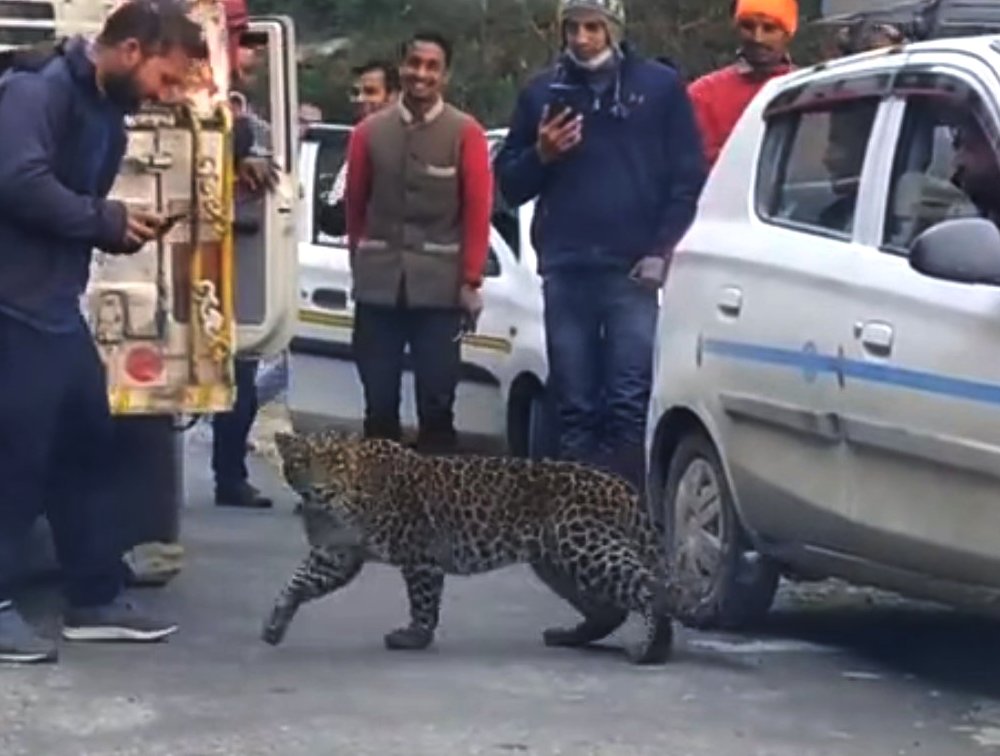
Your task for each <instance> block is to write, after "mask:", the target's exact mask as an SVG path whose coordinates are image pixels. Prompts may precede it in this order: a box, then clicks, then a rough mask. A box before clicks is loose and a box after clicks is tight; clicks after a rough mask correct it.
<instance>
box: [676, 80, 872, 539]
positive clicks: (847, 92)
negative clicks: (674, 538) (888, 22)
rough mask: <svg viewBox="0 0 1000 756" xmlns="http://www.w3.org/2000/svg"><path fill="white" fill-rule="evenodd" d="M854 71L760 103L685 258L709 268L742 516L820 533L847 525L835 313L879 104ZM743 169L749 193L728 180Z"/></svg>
mask: <svg viewBox="0 0 1000 756" xmlns="http://www.w3.org/2000/svg"><path fill="white" fill-rule="evenodd" d="M845 76H846V75H845V74H839V75H828V76H825V77H819V78H817V79H813V80H810V81H809V82H808V83H805V84H793V85H791V86H790V87H788V88H786V89H785V90H784V91H780V92H779V93H778V94H777V96H774V97H771V98H766V99H767V100H768V101H767V102H762V101H761V98H758V100H757V101H755V103H754V104H752V105H751V111H750V112H748V113H747V115H745V116H744V119H743V120H742V121H741V122H740V125H739V127H738V128H737V130H736V132H734V134H733V135H732V137H731V142H730V147H729V149H727V151H726V155H725V157H724V158H723V160H722V162H720V164H719V166H718V167H717V168H716V171H715V173H714V175H713V178H712V180H711V182H710V188H709V191H708V193H707V194H706V196H705V197H704V198H703V200H702V209H701V214H700V215H699V220H698V223H697V224H696V227H695V229H693V231H692V233H691V234H690V235H689V236H688V238H687V240H686V241H685V246H686V247H689V248H693V249H694V250H695V251H697V252H698V254H697V255H691V256H689V257H686V258H685V261H684V262H685V263H689V264H692V265H694V264H698V265H700V266H701V267H702V268H703V270H702V271H701V272H700V273H699V274H698V278H699V280H700V282H701V284H702V287H703V288H702V292H703V294H699V295H698V296H699V301H700V302H701V303H702V305H701V306H702V307H703V308H704V311H703V312H702V313H701V316H700V318H701V324H702V326H701V327H702V331H701V334H700V339H699V345H698V359H699V360H700V362H701V371H702V373H703V375H704V376H705V381H706V382H708V384H709V385H711V386H712V387H713V391H712V394H714V400H715V401H716V402H717V405H716V407H714V408H712V410H711V411H710V413H709V414H710V415H712V416H713V417H716V418H719V419H720V420H719V423H720V427H719V433H720V442H721V445H722V446H723V449H722V451H723V454H724V456H725V459H726V462H727V465H728V468H729V470H730V474H731V476H732V479H733V483H734V488H735V493H736V497H737V500H738V504H739V507H740V510H741V512H742V515H743V518H744V521H745V522H746V524H747V525H748V526H749V527H750V528H751V529H752V530H754V531H757V532H758V533H761V534H764V535H766V536H767V537H768V538H770V539H775V540H777V541H788V542H794V543H803V542H804V543H809V544H814V545H821V546H824V547H836V546H837V545H840V544H843V543H844V542H845V541H846V540H847V539H848V538H849V535H848V533H847V532H846V529H845V523H846V516H847V512H846V506H847V498H846V489H845V479H844V472H845V467H844V448H843V444H842V438H841V434H840V429H839V425H838V414H839V412H840V411H841V385H840V376H839V375H838V373H837V370H836V363H837V357H838V346H839V343H840V339H839V326H840V316H839V313H840V312H841V311H842V309H843V307H844V305H845V299H844V295H845V291H846V289H847V287H848V286H849V284H850V281H851V276H852V275H853V270H852V267H851V260H852V254H853V253H854V251H855V250H856V248H857V247H858V242H857V240H856V238H855V235H856V234H855V232H856V228H855V225H856V224H855V217H856V212H857V208H858V205H859V199H858V198H859V193H860V191H861V189H862V187H863V184H864V177H865V176H866V175H867V173H866V171H867V166H868V165H870V164H871V155H872V152H873V150H872V147H873V145H874V144H876V140H875V139H874V138H873V134H874V133H876V132H877V130H878V128H877V127H878V115H879V112H880V97H879V95H878V82H877V80H876V77H875V76H874V75H873V74H870V73H866V74H864V75H859V76H854V77H853V78H852V77H849V76H846V77H845ZM834 92H836V93H838V96H837V97H836V98H831V97H830V95H831V93H834ZM831 99H832V100H834V102H833V103H831V102H830V100H831ZM761 119H763V120H764V122H765V125H764V128H763V129H762V128H761V126H760V125H759V124H760V121H761ZM754 132H756V135H755V134H754ZM760 135H762V136H760ZM746 176H756V187H755V189H754V190H752V191H751V195H752V196H750V197H749V198H748V197H746V196H745V195H743V196H742V197H741V196H740V193H739V192H732V191H731V188H730V186H729V185H731V184H732V183H737V184H738V181H739V179H740V178H741V177H742V180H743V182H744V184H746V182H747V179H746V178H745V177H746ZM668 296H669V291H668Z"/></svg>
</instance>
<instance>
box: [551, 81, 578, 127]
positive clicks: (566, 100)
mask: <svg viewBox="0 0 1000 756" xmlns="http://www.w3.org/2000/svg"><path fill="white" fill-rule="evenodd" d="M576 91H577V88H576V87H575V86H573V85H572V84H563V83H562V82H553V83H552V84H550V85H549V100H548V107H549V120H550V121H552V120H555V119H556V118H560V117H562V116H563V115H566V114H571V113H573V112H575V111H576V110H577V108H576V107H574V105H573V102H574V100H575V94H576Z"/></svg>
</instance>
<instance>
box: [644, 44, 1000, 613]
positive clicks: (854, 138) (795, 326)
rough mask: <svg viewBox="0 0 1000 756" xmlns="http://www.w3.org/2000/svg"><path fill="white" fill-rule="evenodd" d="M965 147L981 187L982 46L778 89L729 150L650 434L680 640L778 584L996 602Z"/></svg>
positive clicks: (996, 47)
mask: <svg viewBox="0 0 1000 756" xmlns="http://www.w3.org/2000/svg"><path fill="white" fill-rule="evenodd" d="M976 128H978V129H980V130H981V131H982V132H983V135H984V136H985V137H986V138H985V139H984V140H983V141H984V143H985V144H986V145H992V147H986V148H985V151H984V153H983V154H982V155H981V156H980V163H979V167H980V169H983V168H985V169H986V170H992V171H995V172H996V175H997V177H998V181H1000V155H998V153H997V149H996V148H997V144H998V141H997V135H998V134H1000V38H997V37H976V38H971V39H939V40H936V41H933V42H928V43H921V44H915V45H912V46H909V47H906V48H903V49H902V50H899V49H893V50H887V51H879V52H874V53H870V54H866V55H863V56H859V57H852V58H848V59H844V60H840V61H836V62H829V63H824V64H821V65H817V66H814V67H812V68H808V69H805V70H802V71H800V72H798V73H793V74H790V75H789V76H786V77H783V78H781V79H779V80H776V81H773V82H771V83H769V84H768V85H767V87H765V89H764V90H763V91H762V92H761V93H760V95H759V96H758V97H757V98H756V99H755V100H754V102H753V103H752V104H751V105H750V107H749V108H748V109H747V111H746V113H745V114H744V116H743V118H742V120H741V121H740V123H739V125H738V127H737V129H736V130H735V132H734V133H733V135H732V137H731V139H730V141H729V143H728V145H727V147H726V148H725V150H724V152H723V154H722V156H721V158H720V160H719V162H718V164H717V166H716V167H715V169H714V171H713V173H712V175H711V177H710V178H709V180H708V183H707V186H706V188H705V192H704V195H703V197H702V200H701V205H700V209H699V213H698V217H697V220H696V222H695V224H694V226H693V227H692V229H691V230H690V232H689V233H688V234H687V236H686V237H685V239H684V240H683V242H682V244H681V247H680V249H679V250H678V252H677V255H676V257H675V260H674V264H673V268H672V270H671V273H670V277H669V281H668V283H667V286H666V290H665V293H664V297H663V307H662V310H661V318H660V322H659V334H658V342H657V347H656V355H655V363H656V375H655V388H654V393H653V400H652V402H651V406H650V414H649V419H650V422H649V436H648V454H649V463H650V465H649V466H650V492H651V494H650V502H651V506H652V508H653V513H654V515H655V516H656V517H657V519H658V520H659V521H660V522H661V523H662V524H663V526H664V532H665V538H666V542H667V545H668V548H669V552H670V555H671V560H672V563H673V564H674V567H675V570H676V574H677V576H678V578H679V579H680V581H681V582H682V584H684V585H686V586H688V588H689V592H690V595H691V598H692V599H696V601H695V602H694V604H693V606H695V607H696V608H694V609H693V610H692V611H691V613H690V616H688V617H686V618H685V619H686V620H687V621H688V622H690V623H691V624H693V625H696V626H700V627H719V626H722V627H740V626H744V625H746V624H748V623H751V622H753V621H754V620H757V619H759V618H760V617H761V616H762V615H763V614H764V613H765V612H767V611H768V609H769V607H770V606H771V602H772V599H773V596H774V593H775V587H776V585H777V584H778V579H779V576H780V575H791V576H797V577H806V578H821V577H826V576H837V577H841V578H845V579H847V580H850V581H854V582H856V583H859V584H870V585H875V586H880V587H884V588H888V589H893V590H897V591H899V592H902V593H904V594H909V595H911V596H918V597H924V598H930V599H935V600H940V601H944V602H948V603H951V604H954V605H962V606H968V607H975V608H977V609H980V610H990V611H995V610H996V608H997V607H998V606H1000V603H998V599H1000V361H998V360H997V359H996V358H995V355H996V353H997V350H998V348H1000V288H998V287H1000V232H998V231H997V228H996V226H995V225H994V222H993V221H988V220H983V219H981V218H979V217H978V216H979V215H981V214H983V209H982V208H977V207H976V205H975V204H974V203H973V201H972V200H973V199H974V198H973V197H972V196H970V195H969V194H967V193H966V192H964V191H963V190H962V189H961V188H960V184H959V183H958V182H956V181H955V174H956V172H957V170H958V165H959V162H960V161H959V160H958V157H959V156H958V154H957V150H961V149H964V147H963V144H964V140H967V139H968V138H969V134H970V133H971V132H970V130H974V129H976ZM983 161H986V162H983ZM994 185H996V182H995V183H994ZM992 215H993V219H994V221H995V219H996V218H997V214H996V213H995V211H994V213H993V214H992ZM969 216H973V217H971V218H970V217H969ZM963 218H964V219H963Z"/></svg>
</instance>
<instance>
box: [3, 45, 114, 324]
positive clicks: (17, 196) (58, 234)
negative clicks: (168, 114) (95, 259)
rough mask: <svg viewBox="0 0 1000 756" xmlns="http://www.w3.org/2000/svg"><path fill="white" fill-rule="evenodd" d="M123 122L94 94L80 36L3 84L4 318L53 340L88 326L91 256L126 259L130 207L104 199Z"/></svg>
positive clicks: (92, 71) (6, 78)
mask: <svg viewBox="0 0 1000 756" xmlns="http://www.w3.org/2000/svg"><path fill="white" fill-rule="evenodd" d="M124 115H125V114H124V113H123V112H122V110H120V109H119V108H118V107H116V106H115V105H113V104H112V103H111V102H109V101H108V100H107V99H106V98H104V97H103V96H102V95H101V93H100V92H99V91H98V89H97V81H96V72H95V69H94V64H93V62H91V60H90V58H89V56H88V54H87V42H86V41H85V40H84V39H82V38H76V39H73V40H71V41H69V42H68V43H67V44H66V46H65V48H64V49H63V51H62V54H61V55H57V56H56V57H55V58H54V59H53V60H51V61H50V62H48V63H47V64H46V65H45V66H44V67H43V68H42V69H41V70H38V71H34V70H32V71H20V70H11V71H8V72H7V73H5V74H4V75H3V77H2V78H0V314H3V315H6V316H8V317H13V318H16V319H18V320H20V321H22V322H24V323H27V324H28V325H31V326H33V327H36V328H39V329H42V330H45V331H50V332H57V333H58V332H72V331H75V330H77V329H82V328H85V327H86V325H85V323H84V321H83V319H82V317H81V314H80V296H81V295H82V294H83V292H84V290H85V289H86V286H87V280H88V276H89V272H90V259H91V253H92V250H93V249H94V247H97V248H99V249H102V250H105V251H108V252H123V251H125V250H124V249H123V247H124V243H125V223H126V215H125V206H124V205H122V204H121V203H119V202H113V201H108V200H106V199H105V197H107V195H108V192H110V190H111V186H112V184H113V183H114V180H115V176H116V175H117V172H118V167H119V164H120V163H121V159H122V157H123V156H124V154H125V146H126V136H125V129H124V122H123V119H124Z"/></svg>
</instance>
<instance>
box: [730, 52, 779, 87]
mask: <svg viewBox="0 0 1000 756" xmlns="http://www.w3.org/2000/svg"><path fill="white" fill-rule="evenodd" d="M733 65H734V66H735V68H736V71H737V72H738V73H739V74H740V75H741V76H744V77H746V78H747V79H758V80H760V81H765V80H767V79H773V78H774V77H776V76H784V75H785V74H786V73H788V72H789V71H791V70H792V68H793V67H794V65H793V63H792V58H791V56H789V55H785V57H784V58H783V59H782V61H781V62H780V63H779V64H778V65H776V66H775V67H774V68H771V69H769V70H767V71H761V70H759V69H757V68H754V67H753V66H752V65H750V62H749V61H748V60H747V59H746V58H744V57H743V55H742V54H740V53H737V54H736V63H734V64H733Z"/></svg>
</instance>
